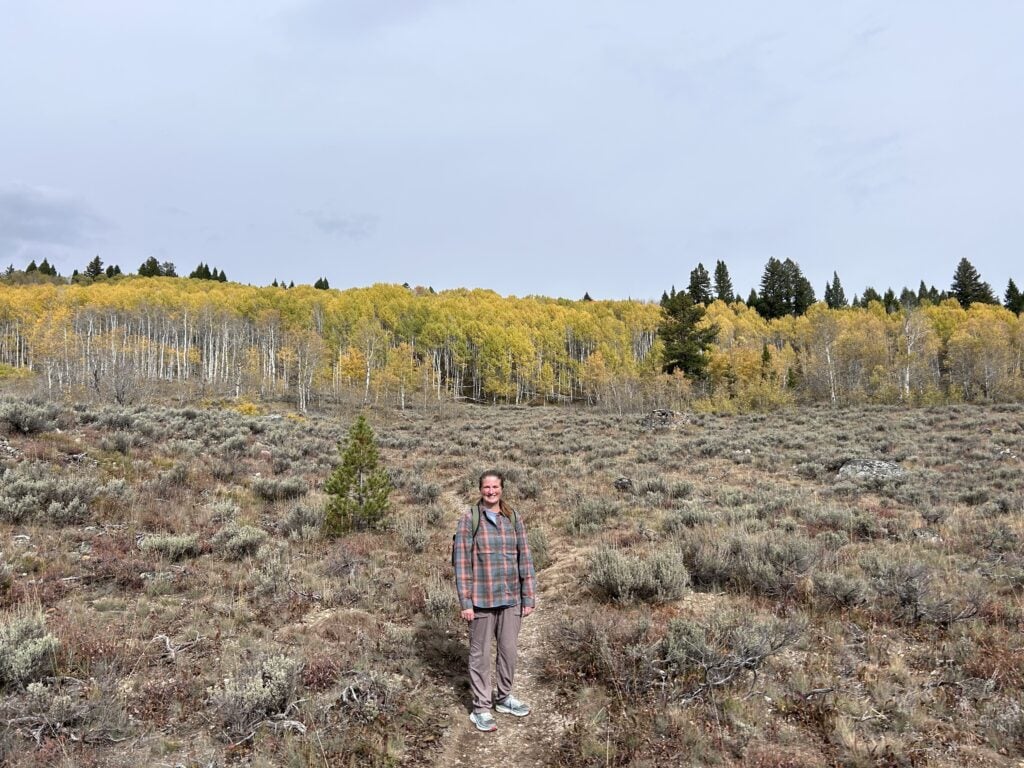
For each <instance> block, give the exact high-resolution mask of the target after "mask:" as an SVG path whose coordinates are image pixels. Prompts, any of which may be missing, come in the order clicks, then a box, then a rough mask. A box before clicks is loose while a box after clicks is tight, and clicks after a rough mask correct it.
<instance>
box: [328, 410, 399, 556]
mask: <svg viewBox="0 0 1024 768" xmlns="http://www.w3.org/2000/svg"><path fill="white" fill-rule="evenodd" d="M339 450H341V464H339V465H338V466H337V467H336V468H335V470H334V472H333V473H332V474H331V476H330V477H329V478H328V480H327V483H326V484H325V485H324V490H325V491H326V492H327V493H328V494H329V495H330V499H329V500H328V502H327V509H326V513H325V515H324V534H325V535H327V536H331V537H334V536H340V535H342V534H344V533H347V532H348V531H352V530H363V529H367V528H379V527H380V525H381V523H382V522H383V519H384V515H385V513H386V512H387V509H388V495H389V494H390V493H391V487H392V486H391V480H390V479H389V478H388V473H387V472H386V471H385V470H384V468H383V467H382V466H381V464H380V454H379V452H378V450H377V443H376V441H375V439H374V435H373V430H372V429H370V425H369V424H367V423H366V417H365V416H363V414H359V418H357V419H356V420H355V422H354V423H353V424H352V426H351V428H350V429H349V431H348V440H347V442H346V444H345V447H344V449H343V450H342V449H341V448H340V446H339Z"/></svg>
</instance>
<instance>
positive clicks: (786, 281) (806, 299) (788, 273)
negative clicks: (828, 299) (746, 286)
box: [757, 257, 814, 320]
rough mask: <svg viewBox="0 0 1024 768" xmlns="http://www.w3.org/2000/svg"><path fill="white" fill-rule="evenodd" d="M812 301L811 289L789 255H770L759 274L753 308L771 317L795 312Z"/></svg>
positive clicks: (805, 309) (800, 310)
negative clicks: (755, 302)
mask: <svg viewBox="0 0 1024 768" xmlns="http://www.w3.org/2000/svg"><path fill="white" fill-rule="evenodd" d="M813 303H814V289H813V288H812V287H811V284H810V282H808V280H807V278H806V277H804V274H803V272H801V271H800V266H799V265H798V264H797V263H796V262H794V261H793V260H792V259H786V260H785V261H779V260H778V259H776V258H774V257H772V258H770V259H768V264H767V265H765V268H764V273H763V274H762V275H761V291H760V300H759V301H758V303H757V311H758V312H759V313H760V314H761V316H762V317H764V318H767V319H768V320H771V319H773V318H776V317H785V316H786V315H794V316H799V315H802V314H803V313H804V312H806V311H807V310H808V308H809V307H810V306H811V305H812V304H813Z"/></svg>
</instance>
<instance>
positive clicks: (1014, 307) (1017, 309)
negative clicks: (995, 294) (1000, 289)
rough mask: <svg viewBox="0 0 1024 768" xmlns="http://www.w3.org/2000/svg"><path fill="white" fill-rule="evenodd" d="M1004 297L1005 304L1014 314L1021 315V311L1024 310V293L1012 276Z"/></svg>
mask: <svg viewBox="0 0 1024 768" xmlns="http://www.w3.org/2000/svg"><path fill="white" fill-rule="evenodd" d="M1003 298H1004V299H1005V301H1004V302H1003V306H1004V307H1006V308H1007V309H1008V310H1010V311H1011V312H1013V314H1015V315H1019V314H1020V313H1021V312H1024V294H1021V292H1020V289H1019V288H1017V284H1016V283H1015V282H1013V278H1012V277H1011V278H1010V282H1009V283H1007V284H1006V293H1005V294H1004V295H1003Z"/></svg>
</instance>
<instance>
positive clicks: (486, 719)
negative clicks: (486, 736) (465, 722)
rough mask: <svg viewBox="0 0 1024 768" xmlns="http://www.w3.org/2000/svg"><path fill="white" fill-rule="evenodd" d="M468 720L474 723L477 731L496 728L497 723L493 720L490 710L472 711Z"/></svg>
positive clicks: (494, 729)
mask: <svg viewBox="0 0 1024 768" xmlns="http://www.w3.org/2000/svg"><path fill="white" fill-rule="evenodd" d="M469 722H471V723H472V724H473V725H475V726H476V729H477V730H478V731H484V732H487V731H496V730H498V724H497V723H496V722H494V715H492V714H491V713H490V712H474V713H473V714H472V715H470V716H469Z"/></svg>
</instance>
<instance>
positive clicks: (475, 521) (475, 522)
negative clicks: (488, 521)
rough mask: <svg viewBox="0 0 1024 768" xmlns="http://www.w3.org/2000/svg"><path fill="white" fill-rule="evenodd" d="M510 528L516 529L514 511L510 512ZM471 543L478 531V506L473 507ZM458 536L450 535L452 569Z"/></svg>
mask: <svg viewBox="0 0 1024 768" xmlns="http://www.w3.org/2000/svg"><path fill="white" fill-rule="evenodd" d="M511 519H512V527H513V528H515V527H516V511H515V510H514V509H513V510H512V518H511ZM472 522H473V541H474V542H475V541H476V532H477V531H478V530H480V505H479V504H474V505H473V520H472ZM457 535H458V534H455V533H453V534H452V568H454V567H455V537H456V536H457Z"/></svg>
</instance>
